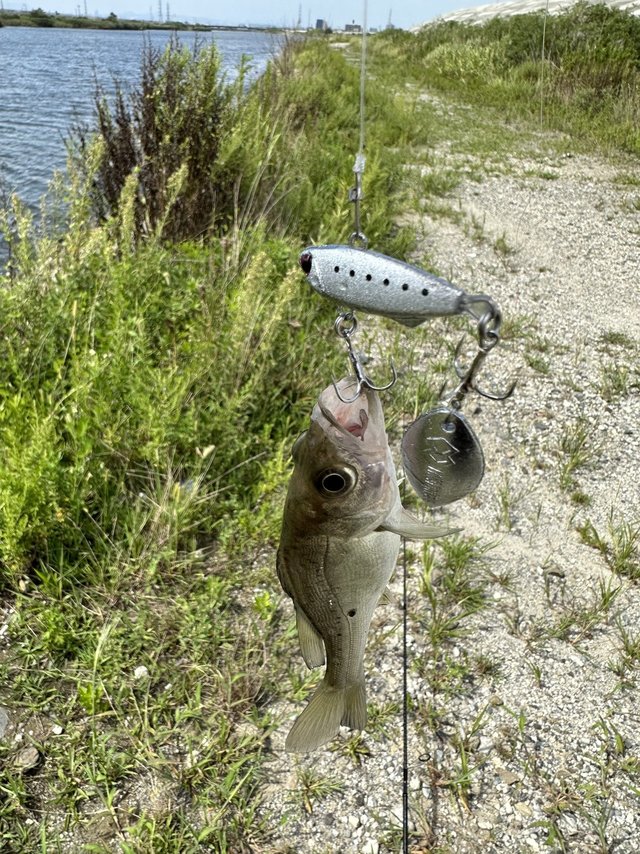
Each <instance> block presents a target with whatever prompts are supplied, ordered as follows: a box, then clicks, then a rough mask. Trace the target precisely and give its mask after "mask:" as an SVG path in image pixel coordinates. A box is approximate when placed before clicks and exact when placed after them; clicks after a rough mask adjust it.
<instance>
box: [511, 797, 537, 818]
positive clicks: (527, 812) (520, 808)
mask: <svg viewBox="0 0 640 854" xmlns="http://www.w3.org/2000/svg"><path fill="white" fill-rule="evenodd" d="M514 808H515V810H516V812H519V813H520V815H523V816H524V817H525V818H531V816H532V815H533V811H532V809H531V807H530V806H529V804H525V803H524V801H521V802H520V803H519V804H515V807H514Z"/></svg>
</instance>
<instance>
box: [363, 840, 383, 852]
mask: <svg viewBox="0 0 640 854" xmlns="http://www.w3.org/2000/svg"><path fill="white" fill-rule="evenodd" d="M379 850H380V846H379V845H378V842H377V840H375V839H367V841H366V842H365V843H364V845H363V847H362V854H378V851H379Z"/></svg>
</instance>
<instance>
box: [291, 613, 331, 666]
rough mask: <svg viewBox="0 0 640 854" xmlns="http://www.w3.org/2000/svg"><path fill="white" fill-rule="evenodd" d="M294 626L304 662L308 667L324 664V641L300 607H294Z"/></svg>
mask: <svg viewBox="0 0 640 854" xmlns="http://www.w3.org/2000/svg"><path fill="white" fill-rule="evenodd" d="M296 626H297V628H298V640H299V641H300V651H301V652H302V657H303V658H304V663H305V664H306V665H307V667H309V668H313V667H321V666H322V665H323V664H324V642H323V640H322V638H321V637H320V635H319V634H318V632H317V631H316V630H315V628H314V626H313V625H312V624H311V622H310V621H309V619H308V617H307V615H306V614H305V613H304V611H303V610H302V609H301V608H296Z"/></svg>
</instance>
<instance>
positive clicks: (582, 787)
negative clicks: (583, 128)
mask: <svg viewBox="0 0 640 854" xmlns="http://www.w3.org/2000/svg"><path fill="white" fill-rule="evenodd" d="M547 142H548V141H545V140H544V137H541V144H540V146H539V152H538V153H534V154H530V155H529V156H528V159H527V160H521V159H515V158H514V159H513V161H512V162H508V163H504V164H503V168H501V169H499V170H492V169H489V170H488V171H486V172H485V174H484V178H483V180H482V181H481V182H478V181H477V180H476V179H474V180H471V178H469V179H468V180H463V181H462V183H461V184H460V185H459V186H458V187H457V188H456V189H455V190H454V191H452V192H451V194H450V195H449V197H448V199H447V205H448V213H446V211H445V214H444V215H442V214H441V215H438V216H436V217H433V218H432V217H430V216H429V215H427V214H425V215H423V216H422V215H421V216H420V218H419V221H417V223H416V224H417V225H418V226H419V227H420V229H421V232H422V234H423V243H422V245H421V247H420V248H421V250H422V251H424V252H428V253H429V255H430V257H431V258H432V259H433V261H434V263H435V266H436V268H437V269H438V271H439V272H440V273H442V274H444V275H446V276H448V277H450V278H451V279H452V280H453V281H454V282H455V283H456V284H459V285H461V286H463V287H464V288H465V289H467V290H469V291H471V292H487V293H489V294H491V295H492V296H493V297H494V298H495V299H496V300H497V301H498V302H499V304H500V305H501V306H502V309H503V313H504V317H505V327H504V331H505V341H504V345H503V346H501V347H500V348H498V350H497V351H495V355H494V354H492V355H491V356H490V358H489V359H488V360H487V365H486V367H487V371H486V374H483V378H484V379H485V381H486V382H487V383H488V384H490V383H491V381H492V379H493V380H494V381H496V382H497V383H499V384H500V383H502V384H504V383H505V381H508V380H509V378H510V377H511V376H513V375H514V374H516V373H517V374H518V375H519V384H518V387H517V391H516V393H515V395H514V396H513V398H512V399H511V400H509V401H508V402H505V403H501V404H499V403H491V402H485V401H481V400H480V399H479V398H476V397H474V398H472V399H469V400H468V402H467V405H466V408H465V412H466V414H467V416H468V417H469V418H470V420H471V422H472V423H473V426H474V429H475V430H476V433H477V434H478V436H479V437H480V440H481V442H482V445H483V448H484V453H485V457H486V460H487V471H486V475H485V478H484V480H483V482H482V483H481V485H480V487H479V488H478V490H477V491H476V493H475V494H474V495H472V496H469V497H468V498H466V499H463V500H462V501H460V502H458V503H457V504H455V505H454V506H452V507H451V508H450V509H449V510H448V511H447V512H446V513H439V514H437V515H438V516H439V517H440V516H442V517H444V518H447V519H448V520H449V521H450V522H451V523H453V524H455V525H459V526H461V527H462V528H463V529H464V532H463V537H464V538H465V539H466V540H468V541H470V542H472V543H475V549H476V551H475V555H474V560H473V561H472V562H471V563H470V564H469V565H468V566H467V567H465V569H464V572H466V575H465V578H466V585H467V587H466V588H464V590H463V591H462V592H459V594H458V599H457V600H456V595H455V591H454V593H453V594H452V593H451V591H450V590H447V588H446V570H443V569H442V568H439V567H440V564H439V558H440V556H441V554H442V553H441V551H440V549H439V547H432V548H433V554H435V555H436V560H435V568H434V570H433V575H432V578H431V582H432V589H433V591H434V593H435V599H434V600H433V601H432V600H430V599H429V597H428V596H427V595H425V586H424V584H423V585H422V586H421V584H420V577H421V575H422V565H421V564H420V561H418V560H417V556H419V554H418V552H417V551H414V552H412V551H410V552H409V554H410V557H412V556H413V557H412V560H411V561H410V563H411V567H410V582H409V614H410V636H409V661H410V665H411V669H410V674H409V692H410V696H411V704H412V710H411V714H410V731H409V758H410V771H409V790H410V808H411V825H410V827H411V829H412V847H411V850H412V851H415V852H417V851H441V852H456V854H464V852H480V851H482V852H493V851H495V852H498V851H504V852H523V854H524V852H541V851H572V852H580V854H590V852H609V851H610V852H618V854H635V852H637V851H638V850H640V706H639V702H638V700H639V698H638V691H637V679H638V676H639V675H640V628H639V625H640V560H639V556H638V548H637V546H638V543H637V541H636V542H634V539H633V538H634V532H635V535H636V536H637V532H638V530H639V525H640V490H639V489H638V479H639V475H640V469H639V467H638V457H639V456H640V368H639V363H638V353H639V352H640V351H639V349H638V348H639V346H640V306H639V303H638V296H639V290H638V280H639V273H640V260H639V259H640V253H639V252H638V237H639V235H640V167H639V166H638V164H637V163H636V162H632V161H630V162H622V161H620V162H616V163H615V164H612V163H610V162H605V161H603V160H600V159H598V158H596V157H586V156H582V155H576V156H566V155H559V154H554V153H553V151H554V149H553V145H548V144H547ZM543 143H544V144H543ZM453 159H455V157H454V155H453V154H451V153H450V152H447V151H446V150H444V149H443V150H442V151H439V152H436V153H435V156H434V158H433V159H432V162H435V161H437V162H439V163H440V165H442V164H443V163H446V162H449V165H450V164H451V162H452V160H453ZM476 178H477V176H476ZM434 328H435V327H434ZM437 328H438V329H444V328H445V326H444V325H442V326H439V325H437ZM418 333H419V334H421V335H422V337H421V338H420V340H421V341H424V345H423V346H424V354H423V358H419V359H418V363H419V364H420V365H421V367H420V370H424V365H428V364H429V360H430V359H432V358H433V353H432V351H431V350H430V346H429V338H428V335H427V334H423V333H422V330H419V331H418V332H416V331H415V330H414V331H411V330H409V331H407V333H406V334H407V336H410V335H416V334H418ZM381 334H384V333H381ZM489 363H491V364H489ZM490 368H493V371H494V372H495V375H494V377H492V376H491V370H490ZM416 370H417V368H416ZM396 459H398V457H396ZM474 538H477V540H476V539H474ZM411 548H414V547H413V546H410V549H411ZM481 552H482V554H480V553H481ZM614 570H615V571H614ZM634 574H635V576H636V578H635V579H634V578H633V575H634ZM474 584H475V585H476V586H480V587H481V588H482V590H483V591H484V597H485V598H484V602H483V603H482V605H481V606H480V607H479V608H478V609H476V610H474V609H473V608H469V607H467V606H466V605H465V593H466V592H468V590H469V589H470V587H473V585H474ZM394 590H395V592H396V593H397V594H398V602H399V601H400V590H401V578H400V573H398V574H397V577H396V580H395V582H394ZM400 620H401V610H400V607H399V605H393V604H391V605H386V606H383V607H381V608H380V609H379V612H378V614H377V616H376V623H375V625H374V627H373V630H372V633H371V637H370V643H369V650H368V655H367V660H366V663H365V664H366V668H367V680H368V692H369V701H370V703H372V704H373V706H374V709H373V711H374V722H373V725H372V727H371V731H369V732H367V733H365V734H364V735H363V736H362V738H355V739H354V738H353V737H351V734H349V733H347V732H346V731H345V732H343V733H342V735H341V737H340V738H339V739H337V740H336V743H335V744H334V745H331V746H330V748H329V749H326V750H322V751H319V752H318V753H316V754H312V755H310V756H303V757H291V756H288V755H287V754H285V753H284V751H283V744H284V738H285V736H286V733H287V731H288V729H289V727H290V725H291V722H292V720H293V719H294V717H295V716H296V715H297V714H298V713H299V711H300V710H301V708H302V706H303V701H297V702H295V701H293V700H292V701H291V702H287V703H286V704H284V703H281V704H279V705H277V706H274V707H273V709H272V711H273V714H274V717H275V718H276V720H278V721H281V722H282V723H281V725H280V726H279V728H278V729H277V731H276V732H275V734H274V736H273V744H272V746H273V754H272V758H271V759H270V761H269V762H268V765H267V769H266V770H267V779H266V781H265V787H264V792H263V794H264V797H265V800H264V806H263V807H262V809H261V812H260V817H261V819H262V820H263V821H264V823H265V826H266V827H267V828H268V830H269V831H270V833H271V838H272V846H271V848H270V849H268V850H270V851H273V852H285V851H291V852H294V851H295V852H315V854H317V852H323V851H326V852H339V851H340V852H376V851H379V852H393V851H399V850H400V848H401V830H400V821H399V816H400V815H401V801H402V730H401V719H400V714H399V711H398V707H399V704H400V702H401V696H402V694H401V690H402V689H401V666H402V658H401V653H402V644H401V632H400V628H399V625H400ZM303 672H304V667H303V666H302V665H301V667H300V673H301V674H302V673H303ZM394 704H395V705H394Z"/></svg>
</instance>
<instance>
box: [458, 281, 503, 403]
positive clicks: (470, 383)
mask: <svg viewBox="0 0 640 854" xmlns="http://www.w3.org/2000/svg"><path fill="white" fill-rule="evenodd" d="M478 301H482V302H484V303H486V305H487V308H488V311H486V312H485V313H484V314H483V315H482V317H481V318H480V319H479V321H478V351H477V353H476V355H475V356H474V358H473V361H472V362H471V365H470V366H469V367H468V368H467V369H466V370H465V369H464V368H463V367H462V365H461V364H460V360H459V357H460V352H461V350H462V344H463V342H464V338H463V339H461V340H460V342H459V343H458V346H457V347H456V350H455V354H454V361H453V366H454V369H455V372H456V374H457V376H458V379H459V380H460V382H459V383H458V385H457V386H456V388H455V389H454V390H453V391H452V392H449V393H448V394H447V395H446V397H445V400H444V402H445V404H446V405H447V406H450V407H451V408H452V409H460V408H461V406H462V401H463V400H464V398H465V397H466V395H467V394H468V393H469V392H470V391H475V392H476V394H479V395H480V397H485V398H487V399H488V400H506V399H507V398H509V397H511V395H512V394H513V392H514V391H515V388H516V385H517V383H518V381H517V380H514V382H513V383H512V384H511V386H510V387H509V388H508V389H507V390H506V391H504V392H499V393H496V392H489V391H485V389H483V388H480V386H479V385H478V383H477V381H476V375H477V373H478V371H479V370H480V367H481V365H482V363H483V362H484V360H485V359H486V357H487V356H488V355H489V353H490V352H491V351H492V350H493V348H494V347H495V346H496V344H497V343H498V341H499V340H500V325H501V323H502V314H501V313H500V309H499V308H498V306H497V305H496V304H495V303H494V302H493V300H491V299H490V298H489V297H480V298H478Z"/></svg>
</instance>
